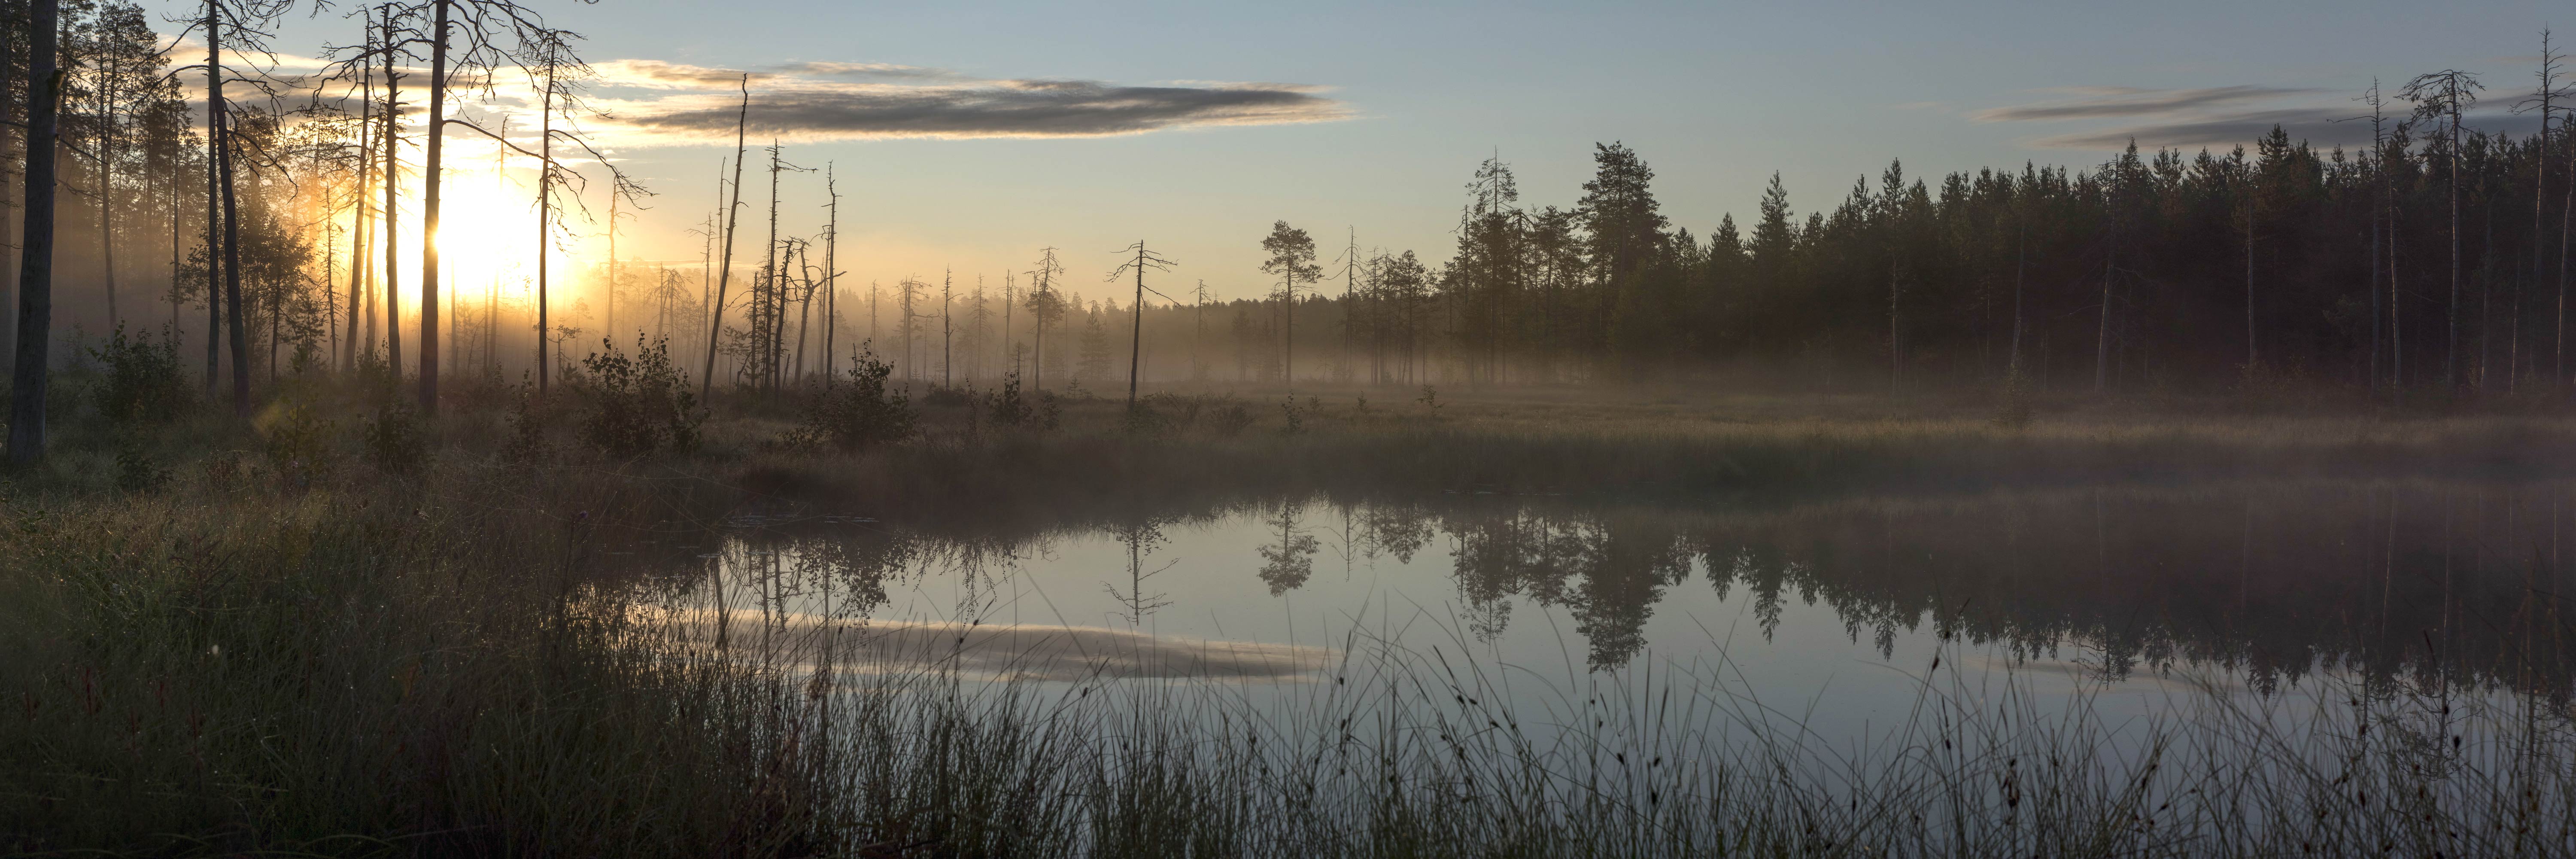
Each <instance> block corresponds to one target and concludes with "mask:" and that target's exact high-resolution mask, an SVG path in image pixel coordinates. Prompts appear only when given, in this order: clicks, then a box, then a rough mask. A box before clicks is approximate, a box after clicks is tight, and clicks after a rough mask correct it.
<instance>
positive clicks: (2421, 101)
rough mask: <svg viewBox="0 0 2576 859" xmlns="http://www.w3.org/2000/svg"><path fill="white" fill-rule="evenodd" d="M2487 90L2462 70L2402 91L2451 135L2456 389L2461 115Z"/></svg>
mask: <svg viewBox="0 0 2576 859" xmlns="http://www.w3.org/2000/svg"><path fill="white" fill-rule="evenodd" d="M2485 88H2486V87H2485V85H2483V84H2480V83H2478V78H2477V75H2474V74H2471V73H2468V72H2464V71H2460V70H2458V69H2443V70H2441V71H2438V72H2432V73H2429V74H2422V75H2416V76H2415V79H2414V80H2411V81H2407V82H2406V87H2405V88H2404V89H2402V90H2399V91H2398V95H2400V96H2402V97H2404V98H2405V99H2406V100H2407V101H2411V102H2414V103H2415V118H2416V119H2419V120H2422V119H2430V120H2434V121H2437V122H2440V123H2442V128H2443V129H2444V131H2445V132H2446V133H2448V134H2449V135H2450V141H2449V143H2450V145H2449V148H2447V149H2446V150H2444V152H2443V155H2442V157H2443V159H2444V160H2446V161H2448V162H2450V173H2451V182H2450V185H2451V187H2450V197H2451V298H2450V314H2449V322H2448V325H2447V327H2448V328H2449V329H2450V335H2449V336H2450V345H2449V347H2448V354H2446V355H2444V356H2443V360H2444V368H2443V371H2442V374H2443V380H2444V382H2445V383H2446V384H2448V385H2451V386H2453V387H2458V386H2459V384H2460V137H2461V125H2460V115H2461V113H2463V112H2465V111H2467V110H2468V108H2469V105H2472V104H2476V103H2477V100H2478V96H2477V93H2478V91H2479V90H2482V89H2485Z"/></svg>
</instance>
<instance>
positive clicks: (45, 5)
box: [9, 0, 63, 465]
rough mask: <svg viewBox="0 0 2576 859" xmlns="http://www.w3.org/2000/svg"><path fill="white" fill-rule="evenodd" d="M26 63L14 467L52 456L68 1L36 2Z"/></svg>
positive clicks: (13, 379) (13, 378)
mask: <svg viewBox="0 0 2576 859" xmlns="http://www.w3.org/2000/svg"><path fill="white" fill-rule="evenodd" d="M28 5H29V7H30V9H31V11H32V12H33V15H31V16H30V17H31V20H29V21H28V34H29V35H30V36H31V38H30V39H29V42H30V44H29V46H28V48H29V51H28V61H27V229H26V233H25V234H24V235H23V236H22V239H21V243H20V244H19V246H18V247H19V254H20V255H19V261H18V274H19V280H18V286H19V289H18V319H17V322H18V339H17V343H16V344H15V345H16V347H17V361H16V362H15V364H14V366H12V367H11V368H10V389H9V391H10V394H9V461H10V463H12V464H16V465H27V464H31V463H34V462H36V461H37V460H40V459H43V458H44V456H45V386H46V383H47V381H48V379H47V376H46V369H47V368H46V365H45V359H46V353H47V352H48V351H49V350H50V348H51V347H52V345H53V344H52V343H51V334H52V328H53V320H54V290H53V286H54V150H55V146H54V135H55V129H56V128H57V126H58V123H59V122H60V120H61V116H62V86H63V73H62V70H61V69H60V68H57V67H56V66H55V60H56V53H57V51H56V48H55V38H56V33H55V26H56V20H57V14H58V13H59V12H60V10H61V5H62V4H61V0H32V2H30V3H29V4H28Z"/></svg>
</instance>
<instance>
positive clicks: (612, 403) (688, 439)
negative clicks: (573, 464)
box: [572, 334, 707, 459]
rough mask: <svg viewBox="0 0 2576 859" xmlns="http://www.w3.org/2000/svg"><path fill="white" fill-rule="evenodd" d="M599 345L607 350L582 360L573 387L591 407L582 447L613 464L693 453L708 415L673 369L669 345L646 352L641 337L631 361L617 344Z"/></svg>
mask: <svg viewBox="0 0 2576 859" xmlns="http://www.w3.org/2000/svg"><path fill="white" fill-rule="evenodd" d="M600 345H602V346H604V347H607V348H606V349H605V350H604V351H601V352H598V353H595V354H592V355H591V356H589V357H586V358H583V359H581V367H582V374H581V378H580V379H579V380H578V381H575V382H573V385H572V386H573V387H574V388H576V389H577V390H580V391H581V392H582V393H583V394H584V395H585V396H584V399H585V400H586V401H587V404H588V406H589V413H588V414H585V415H583V416H582V420H581V440H582V443H583V444H585V445H588V446H589V447H590V448H591V449H592V450H596V451H598V452H600V453H601V454H602V455H605V456H608V457H611V458H615V459H635V458H638V457H642V456H647V455H650V454H652V453H654V452H656V451H671V452H682V451H689V450H695V449H696V448H697V446H698V425H699V424H700V423H703V422H704V421H705V420H706V417H707V413H706V411H705V410H704V409H700V408H698V399H697V395H695V394H691V393H689V386H688V384H687V380H685V379H683V378H682V377H681V375H680V371H679V370H678V369H676V368H674V367H672V366H671V349H670V345H671V343H670V340H669V339H668V338H664V339H662V340H657V341H654V342H653V343H652V344H651V345H649V346H648V345H646V344H645V342H644V337H643V335H641V334H638V335H636V338H635V346H636V349H635V355H634V356H632V357H629V356H627V354H626V353H624V352H621V351H618V349H617V344H616V343H614V342H611V341H608V340H604V339H603V340H601V341H600Z"/></svg>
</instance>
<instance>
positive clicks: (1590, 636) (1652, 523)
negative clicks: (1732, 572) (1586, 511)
mask: <svg viewBox="0 0 2576 859" xmlns="http://www.w3.org/2000/svg"><path fill="white" fill-rule="evenodd" d="M1581 539H1582V546H1583V548H1582V551H1581V552H1580V553H1579V554H1578V555H1576V560H1577V567H1576V569H1575V579H1576V585H1575V589H1574V593H1573V594H1571V595H1570V598H1569V599H1568V600H1567V607H1568V608H1570V609H1571V610H1572V611H1573V613H1574V624H1575V625H1574V628H1575V631H1577V632H1580V633H1582V634H1583V637H1584V638H1585V639H1586V640H1587V641H1589V642H1591V644H1592V653H1591V663H1592V667H1593V668H1595V669H1601V668H1616V667H1618V666H1620V665H1623V664H1626V663H1627V661H1628V660H1629V659H1630V658H1632V657H1634V656H1636V655H1637V652H1638V651H1640V650H1643V649H1645V646H1646V618H1647V616H1649V615H1652V614H1653V613H1654V605H1655V603H1656V602H1657V601H1658V600H1661V599H1663V598H1664V587H1665V586H1667V585H1671V584H1674V583H1677V582H1680V581H1681V580H1682V579H1683V578H1684V577H1687V576H1689V575H1690V570H1691V552H1690V547H1689V546H1688V544H1685V543H1684V542H1682V540H1681V534H1680V533H1679V531H1678V530H1677V529H1675V528H1674V527H1673V526H1672V525H1671V524H1670V523H1668V522H1659V521H1656V518H1653V517H1648V518H1642V519H1635V518H1624V517H1623V518H1615V519H1611V520H1608V521H1605V522H1601V523H1598V524H1595V525H1591V526H1589V527H1586V528H1584V529H1583V530H1582V531H1581Z"/></svg>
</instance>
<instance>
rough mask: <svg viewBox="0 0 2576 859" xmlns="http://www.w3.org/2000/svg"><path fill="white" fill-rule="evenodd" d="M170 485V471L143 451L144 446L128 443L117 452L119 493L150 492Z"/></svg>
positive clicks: (117, 487) (117, 486)
mask: <svg viewBox="0 0 2576 859" xmlns="http://www.w3.org/2000/svg"><path fill="white" fill-rule="evenodd" d="M169 483H170V469H168V468H165V467H163V466H162V465H161V463H160V462H158V461H156V460H154V459H153V458H152V455H151V454H148V453H145V452H144V451H143V446H142V445H139V444H135V443H132V442H130V441H129V442H128V443H127V444H126V445H125V447H124V448H123V449H121V450H118V451H117V452H116V489H117V491H119V492H128V493H133V492H150V491H153V490H156V489H159V488H161V487H163V486H167V485H169Z"/></svg>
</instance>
